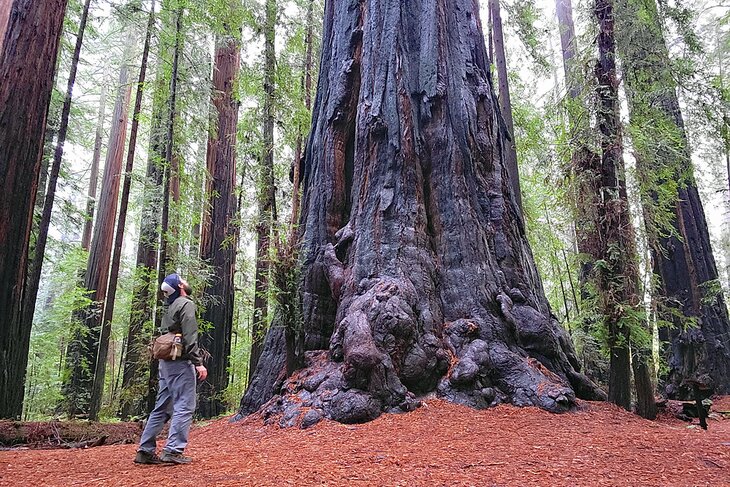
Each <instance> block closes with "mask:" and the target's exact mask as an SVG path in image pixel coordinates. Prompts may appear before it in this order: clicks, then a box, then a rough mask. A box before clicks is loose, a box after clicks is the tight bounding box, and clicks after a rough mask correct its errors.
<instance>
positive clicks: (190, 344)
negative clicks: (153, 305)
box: [160, 296, 203, 365]
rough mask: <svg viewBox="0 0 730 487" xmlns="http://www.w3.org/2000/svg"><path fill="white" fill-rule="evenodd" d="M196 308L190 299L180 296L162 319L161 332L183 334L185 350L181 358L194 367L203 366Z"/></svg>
mask: <svg viewBox="0 0 730 487" xmlns="http://www.w3.org/2000/svg"><path fill="white" fill-rule="evenodd" d="M195 310H196V306H195V303H193V302H192V301H191V300H190V299H189V298H188V297H186V296H180V297H179V298H177V299H175V301H173V302H172V304H171V305H170V306H168V308H167V313H165V316H163V317H162V326H160V331H161V332H162V333H167V332H168V331H173V332H182V336H183V343H184V344H185V350H184V352H183V354H182V356H181V357H180V358H181V359H182V360H190V361H191V362H192V363H193V364H194V365H203V359H202V357H201V353H200V348H198V320H197V319H196V318H195Z"/></svg>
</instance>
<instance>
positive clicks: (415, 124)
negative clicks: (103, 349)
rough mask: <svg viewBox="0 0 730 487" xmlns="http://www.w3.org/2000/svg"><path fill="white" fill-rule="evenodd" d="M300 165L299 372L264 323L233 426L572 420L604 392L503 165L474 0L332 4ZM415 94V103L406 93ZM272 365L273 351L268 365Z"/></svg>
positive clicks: (502, 141) (503, 141) (340, 0)
mask: <svg viewBox="0 0 730 487" xmlns="http://www.w3.org/2000/svg"><path fill="white" fill-rule="evenodd" d="M324 18H325V24H324V35H323V43H322V46H323V47H322V49H323V54H322V64H321V69H320V76H319V89H318V93H317V98H316V100H315V104H314V111H313V113H314V115H313V121H312V122H313V123H312V127H313V132H312V135H311V137H310V138H309V142H308V145H307V149H306V153H305V164H304V167H305V171H304V175H303V180H302V181H303V191H304V195H305V197H304V200H303V204H302V223H303V225H302V227H301V228H302V230H301V231H302V235H301V241H302V243H303V244H302V258H301V263H302V276H303V279H302V285H301V302H302V309H301V311H302V316H303V320H304V323H303V328H304V348H305V350H307V351H310V353H308V354H307V361H306V364H305V365H306V368H305V369H303V370H301V371H299V372H297V373H296V374H295V375H294V376H292V377H291V379H290V380H289V381H288V382H287V383H286V384H285V385H284V387H285V389H279V386H280V385H281V379H280V378H281V376H282V371H283V369H284V366H285V354H282V353H280V352H279V351H278V349H277V347H276V346H275V345H276V343H277V342H278V343H280V342H281V338H282V332H281V330H280V328H279V327H277V326H272V327H271V329H270V332H269V334H268V337H267V342H266V346H265V352H264V355H262V358H261V361H260V362H259V366H258V368H257V370H256V372H255V373H254V379H253V380H252V384H251V387H249V391H247V394H246V396H245V397H244V398H243V400H242V409H241V413H246V412H248V411H250V410H251V409H252V408H255V407H256V406H257V404H258V405H260V404H262V403H263V402H265V401H266V400H268V399H269V398H270V397H271V396H272V395H273V394H274V393H275V391H277V390H286V393H285V394H284V395H283V396H282V397H280V398H279V399H278V400H274V401H271V402H270V403H269V404H268V406H267V407H266V408H265V410H264V413H265V414H277V413H282V416H280V424H282V425H293V424H301V425H302V426H308V425H310V424H312V423H314V422H316V421H318V420H319V419H320V418H321V417H328V418H332V419H334V420H337V421H340V422H346V423H347V422H362V421H368V420H370V419H373V418H375V417H377V416H379V415H380V414H381V413H382V412H383V411H408V410H411V409H413V408H414V407H417V406H418V404H419V403H418V401H417V400H416V399H415V396H416V394H425V393H428V392H431V391H436V393H437V394H438V395H439V396H440V397H444V398H446V399H448V400H450V401H453V402H458V403H461V404H465V405H469V406H473V407H488V406H491V405H494V404H498V403H503V402H511V403H513V404H515V405H520V406H527V405H535V406H539V407H542V408H545V409H547V410H551V411H563V410H567V409H570V408H571V407H572V405H573V404H574V399H575V394H576V392H577V393H578V394H579V395H580V396H583V397H591V398H597V397H600V396H601V393H600V391H599V390H598V389H597V388H596V386H595V385H594V384H592V383H591V382H590V381H589V380H588V379H587V378H586V377H585V376H583V375H581V374H580V373H578V372H577V370H576V367H577V364H578V361H577V357H576V356H575V353H574V351H573V348H572V345H571V343H570V340H569V338H568V336H567V333H566V332H565V330H563V329H562V327H561V326H560V325H559V324H558V323H557V321H556V320H554V319H553V318H552V317H551V314H550V310H549V306H548V303H547V300H546V299H545V296H544V291H543V288H542V284H541V282H540V279H539V277H538V275H537V271H536V268H535V264H534V260H533V258H532V254H531V251H530V249H529V245H528V243H527V239H526V238H525V234H524V230H523V229H522V225H521V214H520V210H519V208H518V207H517V204H516V202H515V200H514V198H512V192H511V181H505V180H504V179H503V178H504V177H508V172H507V171H506V169H505V164H506V162H505V158H504V151H505V148H506V145H507V144H508V138H507V134H506V133H505V131H504V129H503V124H501V123H500V115H499V109H498V106H497V100H496V96H495V95H494V91H493V86H492V84H491V78H490V76H489V64H488V59H487V56H486V49H485V44H484V38H483V35H482V30H481V24H480V21H479V9H478V2H476V1H474V0H457V1H455V2H441V1H438V0H423V1H422V2H421V4H420V9H419V10H417V11H415V13H414V11H413V10H412V9H410V8H409V6H408V5H406V4H404V3H403V2H400V1H399V0H386V1H382V2H381V1H375V0H367V1H364V2H363V1H360V0H336V1H335V0H329V1H327V2H326V4H325V16H324ZM414 93H416V94H417V96H413V94H414ZM267 352H268V353H267Z"/></svg>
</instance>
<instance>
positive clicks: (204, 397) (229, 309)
mask: <svg viewBox="0 0 730 487" xmlns="http://www.w3.org/2000/svg"><path fill="white" fill-rule="evenodd" d="M234 36H235V34H234ZM240 67H241V44H240V41H238V40H237V38H236V37H231V36H227V37H225V38H222V39H220V40H219V42H218V46H217V48H216V51H215V68H214V70H213V94H212V103H213V106H215V108H216V112H217V115H218V116H217V124H216V129H215V133H214V135H211V136H210V138H209V139H208V151H207V154H208V157H209V158H210V159H208V164H207V166H208V168H209V171H210V175H209V177H210V178H211V179H210V189H211V191H210V192H208V198H209V201H208V204H207V210H208V212H209V213H210V214H209V219H210V225H206V226H205V227H204V229H205V232H204V233H203V234H202V235H201V239H200V258H201V259H202V260H204V261H206V262H207V263H208V264H210V265H211V271H212V282H210V283H209V284H208V286H207V288H206V290H205V293H206V294H207V295H208V296H209V298H210V299H209V304H208V305H207V306H206V308H205V311H204V312H203V314H202V317H201V318H202V320H203V321H205V322H208V323H211V324H212V326H213V327H212V329H210V330H208V331H206V332H204V333H202V334H201V335H200V345H201V346H202V347H203V348H205V349H206V350H207V351H208V352H209V353H210V354H211V357H210V358H209V359H208V361H207V362H206V364H205V365H206V367H207V368H208V379H207V380H206V381H205V382H204V383H203V384H201V385H200V386H199V388H198V391H199V394H198V414H199V415H200V416H202V417H204V418H212V417H214V416H218V415H220V414H223V413H224V412H226V406H225V404H224V403H223V401H222V397H221V394H222V392H223V391H224V390H225V388H226V387H228V364H229V362H230V360H229V356H230V354H231V334H232V332H233V302H234V299H233V294H234V280H233V278H234V272H235V268H236V249H237V248H238V243H237V242H238V225H237V223H236V214H237V211H238V209H237V199H236V132H237V126H238V106H239V103H238V101H237V99H236V97H235V96H234V90H235V84H236V81H237V78H238V73H239V71H240Z"/></svg>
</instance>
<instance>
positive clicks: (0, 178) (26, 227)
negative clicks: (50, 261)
mask: <svg viewBox="0 0 730 487" xmlns="http://www.w3.org/2000/svg"><path fill="white" fill-rule="evenodd" d="M10 4H11V5H12V6H11V5H10ZM66 4H67V2H66V0H48V1H44V2H37V1H33V0H15V1H14V2H9V1H5V2H3V6H4V7H2V8H3V9H8V8H9V9H10V10H9V11H8V10H3V11H0V34H3V37H0V43H2V44H1V45H0V48H1V50H0V107H2V110H0V310H2V316H3V320H4V324H3V326H0V371H2V373H0V390H1V391H2V394H0V418H15V417H18V416H20V414H21V412H22V408H23V394H24V383H25V373H26V367H27V363H28V347H29V344H30V328H29V327H26V326H24V323H23V319H22V312H23V310H22V304H23V284H24V283H25V280H26V276H27V269H28V240H29V236H30V229H31V225H32V223H33V205H34V203H35V198H36V191H37V187H38V176H39V172H40V163H41V156H42V152H43V138H44V137H43V135H44V132H45V126H46V117H47V115H48V104H49V101H50V98H51V91H52V89H53V75H54V72H55V67H56V57H57V55H58V43H59V38H60V36H61V28H62V24H63V17H64V14H65V12H66ZM4 15H7V16H6V17H5V21H3V20H2V17H3V16H4ZM39 59H42V60H43V62H42V63H39V62H38V60H39Z"/></svg>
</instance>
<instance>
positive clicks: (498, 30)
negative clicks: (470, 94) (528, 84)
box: [489, 0, 522, 211]
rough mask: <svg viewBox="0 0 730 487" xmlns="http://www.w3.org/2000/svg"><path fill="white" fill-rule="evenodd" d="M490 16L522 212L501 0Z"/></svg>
mask: <svg viewBox="0 0 730 487" xmlns="http://www.w3.org/2000/svg"><path fill="white" fill-rule="evenodd" d="M489 14H490V16H491V19H492V32H493V34H494V52H495V58H496V59H495V64H496V66H497V80H498V83H499V109H500V112H501V113H502V118H503V119H504V123H505V125H507V131H508V132H509V134H508V135H509V142H510V143H509V144H507V147H505V153H504V157H505V160H506V165H507V171H508V173H509V180H510V182H511V184H512V193H513V194H514V197H515V200H516V202H517V207H518V208H519V209H520V211H522V191H521V190H520V171H519V167H518V165H517V145H516V144H517V143H516V141H515V126H514V122H513V121H512V99H511V98H510V95H509V81H508V79H507V55H506V53H505V46H504V34H503V33H502V13H501V9H500V6H499V0H489Z"/></svg>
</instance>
